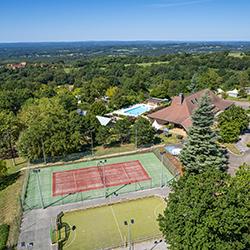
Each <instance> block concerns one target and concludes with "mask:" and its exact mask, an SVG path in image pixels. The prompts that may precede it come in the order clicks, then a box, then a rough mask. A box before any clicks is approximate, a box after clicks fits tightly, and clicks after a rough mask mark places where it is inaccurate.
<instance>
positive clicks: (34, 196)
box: [25, 152, 173, 210]
mask: <svg viewBox="0 0 250 250" xmlns="http://www.w3.org/2000/svg"><path fill="white" fill-rule="evenodd" d="M131 160H139V161H140V163H141V164H142V166H143V167H144V169H145V170H146V172H147V173H148V175H149V176H150V177H151V180H148V181H144V182H140V183H132V184H129V185H126V186H123V185H122V186H113V187H109V188H108V189H107V190H105V188H101V189H95V190H89V191H85V192H81V193H73V194H70V195H65V196H52V184H53V183H52V175H53V172H57V171H65V170H69V169H80V168H85V167H91V166H97V164H98V162H99V160H93V161H85V162H78V163H75V164H68V165H61V166H51V167H44V168H41V169H40V172H39V180H38V175H37V174H36V173H34V172H33V171H31V172H30V178H29V182H28V185H27V191H26V199H25V209H26V210H29V209H34V208H41V207H42V203H41V200H40V196H39V189H38V181H39V182H40V187H41V192H42V195H43V202H44V205H45V207H48V206H53V205H62V204H67V203H73V202H79V201H84V200H89V199H94V198H100V197H104V195H105V191H107V192H108V194H111V193H113V192H115V191H116V192H117V194H122V193H129V192H133V191H138V190H143V189H150V188H152V187H159V186H160V185H161V184H167V183H168V182H169V181H170V180H171V179H172V178H173V175H172V174H171V173H170V172H169V170H168V169H167V168H166V167H165V166H164V165H163V164H162V163H161V162H160V160H159V159H158V158H157V157H156V155H155V154H154V153H152V152H151V153H143V154H133V155H126V156H119V157H113V158H108V159H107V164H112V163H120V162H127V161H131ZM161 177H163V180H162V181H163V183H161V179H162V178H161ZM119 188H120V189H119ZM118 189H119V190H118ZM117 190H118V191H117Z"/></svg>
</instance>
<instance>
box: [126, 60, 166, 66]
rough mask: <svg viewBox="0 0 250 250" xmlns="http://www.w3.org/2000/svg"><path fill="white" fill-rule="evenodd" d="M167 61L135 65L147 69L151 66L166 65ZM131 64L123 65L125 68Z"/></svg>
mask: <svg viewBox="0 0 250 250" xmlns="http://www.w3.org/2000/svg"><path fill="white" fill-rule="evenodd" d="M168 63H169V62H168V61H158V62H145V63H136V65H138V66H141V67H149V66H152V65H154V64H155V65H159V64H168ZM131 65H133V64H125V67H127V66H131Z"/></svg>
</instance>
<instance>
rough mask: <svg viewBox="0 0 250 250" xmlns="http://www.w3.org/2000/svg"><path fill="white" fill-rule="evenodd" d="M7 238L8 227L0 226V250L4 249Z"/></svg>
mask: <svg viewBox="0 0 250 250" xmlns="http://www.w3.org/2000/svg"><path fill="white" fill-rule="evenodd" d="M8 236H9V225H7V224H2V225H0V250H4V249H5V248H6V243H7V240H8Z"/></svg>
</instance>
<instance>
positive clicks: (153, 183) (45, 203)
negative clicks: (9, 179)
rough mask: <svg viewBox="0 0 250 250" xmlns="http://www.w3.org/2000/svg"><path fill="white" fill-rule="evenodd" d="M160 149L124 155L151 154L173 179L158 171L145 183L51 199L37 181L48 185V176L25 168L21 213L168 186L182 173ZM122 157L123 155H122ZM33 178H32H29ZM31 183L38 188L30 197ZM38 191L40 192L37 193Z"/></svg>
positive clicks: (155, 148)
mask: <svg viewBox="0 0 250 250" xmlns="http://www.w3.org/2000/svg"><path fill="white" fill-rule="evenodd" d="M161 150H162V149H161V148H157V147H154V148H147V149H145V150H143V151H139V152H138V151H136V152H128V153H127V154H126V155H131V154H138V153H146V152H153V153H154V154H155V155H156V157H157V158H158V159H159V160H160V161H161V162H162V164H163V165H164V166H165V168H166V169H167V170H168V171H169V172H170V173H171V174H172V176H173V178H172V179H170V178H169V176H167V175H165V174H162V173H163V171H166V170H164V169H162V170H159V171H158V173H155V174H156V175H155V176H154V178H151V179H149V180H146V181H142V182H134V183H129V184H124V185H120V186H114V187H104V188H102V189H98V190H90V191H85V192H78V193H69V194H66V195H62V196H57V197H51V196H49V195H47V194H45V193H44V192H43V191H41V190H43V188H44V187H41V186H40V181H37V180H40V179H41V180H43V179H42V178H46V180H45V179H44V180H43V183H48V181H51V180H47V179H48V176H42V175H40V173H39V172H37V171H34V169H32V168H31V169H30V168H27V169H26V170H25V180H24V185H23V189H22V194H21V205H22V209H23V211H27V210H32V209H37V208H47V207H50V206H60V205H65V204H69V203H75V202H85V201H87V200H93V199H100V198H108V197H111V198H112V197H116V196H118V195H121V194H127V193H130V192H137V191H142V190H147V189H153V188H160V187H164V186H170V185H171V183H172V182H173V180H176V179H178V178H179V176H180V175H182V172H180V170H179V169H178V168H176V166H175V165H174V164H173V163H172V161H171V160H170V159H169V158H168V157H167V154H166V153H164V154H161ZM122 155H125V154H124V153H123V154H122ZM31 175H32V176H33V177H32V178H31V177H30V176H31ZM50 179H51V178H50ZM29 181H31V182H32V181H33V183H32V185H31V186H33V187H35V186H36V188H37V186H38V189H37V192H36V194H34V193H35V190H30V191H29V192H30V193H32V195H31V196H30V195H27V188H28V182H29ZM50 186H51V184H48V188H50ZM39 190H40V192H38V191H39Z"/></svg>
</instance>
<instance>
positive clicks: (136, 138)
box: [135, 127, 137, 149]
mask: <svg viewBox="0 0 250 250" xmlns="http://www.w3.org/2000/svg"><path fill="white" fill-rule="evenodd" d="M135 149H137V127H135Z"/></svg>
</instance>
